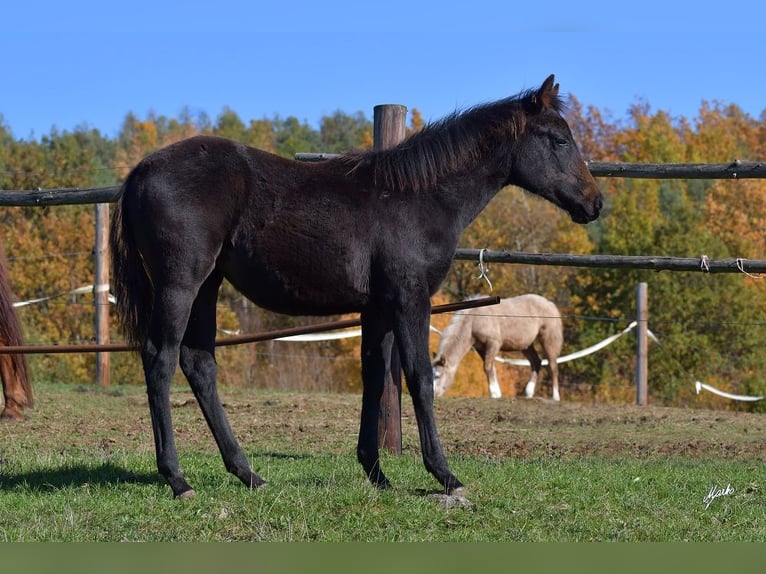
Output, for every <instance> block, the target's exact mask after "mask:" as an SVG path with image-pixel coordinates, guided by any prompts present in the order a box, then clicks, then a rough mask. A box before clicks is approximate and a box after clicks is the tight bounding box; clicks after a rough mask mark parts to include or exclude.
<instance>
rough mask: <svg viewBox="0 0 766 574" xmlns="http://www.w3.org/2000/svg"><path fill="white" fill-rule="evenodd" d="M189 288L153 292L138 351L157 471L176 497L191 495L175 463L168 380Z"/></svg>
mask: <svg viewBox="0 0 766 574" xmlns="http://www.w3.org/2000/svg"><path fill="white" fill-rule="evenodd" d="M192 296H193V295H192V294H191V293H190V292H189V289H188V288H175V289H169V288H163V289H159V290H158V291H157V293H156V294H155V301H154V311H153V315H152V325H151V328H150V332H149V336H148V337H147V339H146V341H145V342H144V346H143V349H142V350H141V361H142V363H143V365H144V373H145V376H146V392H147V396H148V398H149V413H150V414H151V419H152V432H153V434H154V446H155V452H156V456H157V470H158V471H159V472H160V474H161V475H162V476H163V477H164V478H165V480H166V481H167V483H168V485H170V488H171V489H172V490H173V495H174V496H176V497H187V496H193V495H194V490H192V487H191V486H189V483H188V482H186V480H185V479H184V478H183V474H182V472H181V467H180V465H179V462H178V452H177V451H176V445H175V438H174V436H173V421H172V418H171V412H170V382H171V379H172V377H173V373H174V372H175V370H176V367H177V365H178V353H179V345H180V340H181V335H182V333H183V331H184V328H185V324H186V320H187V318H188V317H189V308H190V307H191V301H190V299H191V297H192Z"/></svg>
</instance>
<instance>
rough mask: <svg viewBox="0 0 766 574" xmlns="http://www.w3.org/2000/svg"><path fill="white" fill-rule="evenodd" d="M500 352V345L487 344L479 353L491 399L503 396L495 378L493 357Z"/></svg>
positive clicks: (495, 369)
mask: <svg viewBox="0 0 766 574" xmlns="http://www.w3.org/2000/svg"><path fill="white" fill-rule="evenodd" d="M499 352H500V345H495V344H491V345H487V348H486V350H485V351H484V352H483V353H479V354H480V355H481V358H482V361H483V362H484V375H485V376H486V377H487V386H488V387H489V396H490V397H492V398H493V399H499V398H500V397H502V396H503V393H502V392H501V391H500V382H499V381H498V380H497V368H496V366H495V357H496V356H497V354H498V353H499Z"/></svg>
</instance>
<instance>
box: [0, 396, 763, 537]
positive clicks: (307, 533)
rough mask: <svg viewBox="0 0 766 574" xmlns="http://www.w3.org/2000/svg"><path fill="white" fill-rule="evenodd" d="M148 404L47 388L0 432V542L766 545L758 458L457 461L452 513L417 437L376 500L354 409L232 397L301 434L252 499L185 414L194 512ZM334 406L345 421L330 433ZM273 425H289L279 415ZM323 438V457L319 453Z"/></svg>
mask: <svg viewBox="0 0 766 574" xmlns="http://www.w3.org/2000/svg"><path fill="white" fill-rule="evenodd" d="M140 391H141V390H140V389H137V390H136V391H133V390H132V389H128V390H127V391H121V392H120V393H111V394H105V393H98V392H96V393H93V392H86V393H73V391H72V389H71V388H67V387H64V386H53V385H52V386H45V387H43V389H42V390H41V392H40V393H39V394H38V397H39V399H40V401H39V402H40V405H39V406H38V408H37V409H36V411H33V414H32V416H31V417H30V421H28V422H26V423H21V424H18V423H3V424H2V425H0V541H5V542H12V541H486V542H498V541H522V542H530V541H536V542H538V541H704V542H710V541H762V540H764V539H766V504H764V502H766V501H764V496H763V492H762V488H761V485H762V484H763V481H764V465H763V461H762V460H759V459H757V458H752V457H743V458H736V457H732V458H729V459H722V458H720V457H711V458H706V457H704V456H703V457H699V456H697V457H694V458H691V457H683V456H672V457H663V456H650V457H644V458H636V457H633V456H628V455H621V454H620V453H613V454H611V455H610V456H588V455H566V456H547V455H536V454H535V455H532V456H529V457H525V458H516V457H510V456H494V455H492V456H487V455H481V454H469V455H466V454H463V453H461V452H459V451H453V452H450V453H449V458H450V462H451V465H452V467H453V470H454V471H455V473H456V474H457V475H458V476H459V477H460V478H461V479H462V480H463V481H464V482H465V483H466V484H467V485H468V488H469V494H468V498H469V499H470V501H471V503H472V506H470V507H453V508H446V507H444V506H443V505H442V504H440V502H439V501H438V500H436V499H434V498H433V497H431V496H429V492H430V491H433V490H435V488H436V486H437V484H436V482H435V481H434V480H433V478H432V477H430V475H428V474H427V473H426V471H425V470H424V468H423V465H422V462H421V460H420V456H419V452H418V449H417V448H416V446H417V445H414V446H413V445H411V442H412V434H411V433H412V429H410V428H408V429H407V431H408V433H407V434H406V435H405V441H406V444H407V445H408V446H407V447H406V448H405V452H404V454H403V455H401V456H393V455H390V454H385V455H384V459H383V467H384V468H385V469H386V472H387V474H388V476H389V478H391V480H392V482H393V483H394V488H393V489H391V490H389V491H385V492H379V491H376V490H374V489H373V488H371V487H370V486H369V485H368V484H367V482H366V480H365V479H364V477H363V474H362V471H361V468H360V467H359V465H358V464H357V462H356V460H355V457H354V454H353V452H354V446H355V440H356V439H355V436H354V433H353V432H351V430H352V428H353V425H354V424H355V418H354V417H355V411H356V409H358V399H359V398H358V397H354V396H337V395H326V396H323V395H320V396H318V397H316V398H317V403H319V404H320V408H318V409H317V412H318V413H319V414H320V415H321V416H320V417H318V418H316V419H315V418H314V416H316V415H315V414H314V413H312V412H309V411H307V410H305V409H304V408H303V407H302V405H303V403H301V402H300V401H301V400H303V397H302V396H301V395H290V394H280V393H267V392H261V391H257V392H256V391H241V392H237V393H236V399H237V400H239V401H245V403H246V405H247V406H251V405H253V404H255V405H260V404H276V403H279V404H283V405H284V406H285V408H286V409H287V410H288V411H299V416H298V417H297V419H296V421H295V422H294V423H289V424H296V425H298V427H300V428H303V429H304V430H303V431H295V429H291V430H289V432H287V434H285V435H284V436H281V435H278V433H274V434H273V435H271V436H266V435H265V434H261V435H259V437H258V439H259V440H252V437H251V436H250V435H246V437H245V439H246V440H245V439H243V445H244V446H245V449H246V451H247V452H248V454H249V455H250V456H251V459H252V462H253V466H254V467H255V468H256V470H257V471H258V472H259V473H260V474H261V475H262V476H263V477H264V478H265V479H266V480H267V481H268V483H269V484H268V485H267V486H266V487H265V488H262V489H258V490H256V491H249V490H247V489H246V488H244V487H243V486H242V485H241V484H240V483H239V481H237V480H236V479H235V478H234V477H232V476H231V475H229V474H228V473H226V472H225V470H224V468H223V464H222V462H221V460H220V458H219V456H218V454H217V452H216V450H215V447H214V445H212V444H211V443H212V441H211V440H210V438H209V436H208V433H207V430H206V428H205V427H204V423H202V422H201V420H200V415H199V411H198V409H197V407H196V406H195V405H190V406H179V407H177V408H176V409H174V419H175V421H176V427H177V428H178V429H180V436H179V438H178V442H179V451H180V454H181V464H182V467H183V468H184V471H185V474H186V476H187V478H188V480H189V482H190V483H191V484H192V485H193V486H194V487H195V489H196V491H197V496H196V498H194V499H191V500H174V499H173V498H172V496H171V493H170V489H169V488H168V487H167V486H166V485H165V483H164V482H163V481H162V480H161V478H160V477H159V476H158V475H157V473H156V469H155V464H154V453H153V449H152V446H151V445H152V442H151V436H150V434H149V432H150V431H149V430H148V424H147V422H146V421H147V420H148V412H146V406H145V404H143V403H142V402H141V396H142V395H141V392H140ZM310 398H311V397H310ZM73 399H74V400H73ZM323 401H325V403H326V404H325V406H324V407H322V406H321V405H322V404H324V403H323ZM179 404H180V403H179ZM470 404H473V405H476V406H477V408H482V405H485V404H486V405H488V406H493V405H495V406H494V407H493V408H496V405H497V404H498V403H496V402H495V403H492V402H489V401H480V400H477V401H475V402H471V403H470ZM460 405H461V407H463V405H464V403H460ZM330 406H332V410H333V411H334V412H336V417H335V418H334V419H329V420H328V418H327V415H326V409H327V408H329V407H330ZM510 406H512V405H510V404H509V407H510ZM228 408H229V409H230V412H231V414H232V420H233V423H232V424H233V426H234V428H235V429H239V428H241V427H244V426H245V424H246V423H247V422H248V421H249V422H250V424H251V425H253V424H255V423H254V421H253V420H252V419H253V418H254V417H253V416H252V413H251V412H250V411H249V410H248V409H246V408H245V405H244V404H242V403H239V404H238V403H236V402H232V403H231V404H230V406H229V407H228ZM323 412H324V413H325V414H322V413H323ZM237 413H240V416H239V417H238V416H236V414H237ZM243 413H245V414H244V415H243ZM473 416H477V415H476V414H475V413H474V415H473ZM752 416H757V415H752ZM276 418H277V421H278V420H283V421H284V424H288V422H289V421H285V419H284V416H283V414H279V413H278V414H277V417H276ZM346 420H348V422H343V421H346ZM352 420H353V422H352ZM751 420H756V421H759V420H761V419H748V421H751ZM89 421H90V422H89ZM277 421H264V422H265V423H269V424H271V425H274V426H276V425H277ZM410 422H411V421H409V422H408V421H407V420H405V425H408V426H410V425H409V423H410ZM449 423H450V421H448V420H445V421H444V422H443V423H442V426H445V425H448V424H449ZM453 424H457V423H454V422H453ZM578 424H580V425H581V421H580V423H578ZM581 426H582V425H581ZM141 427H146V428H145V429H144V430H145V433H143V432H140V430H141ZM109 429H111V430H109ZM312 429H315V431H316V434H312ZM653 430H656V429H651V428H650V429H648V432H652V431H653ZM301 433H303V434H306V435H308V437H304V436H301ZM288 435H289V436H288ZM296 435H297V436H296ZM323 435H326V436H327V441H328V442H327V444H321V443H318V441H317V439H316V438H315V437H317V436H323ZM581 439H582V437H579V440H581ZM495 440H497V438H495ZM251 443H252V444H251ZM449 448H450V450H452V449H453V448H454V447H449ZM468 450H470V449H468ZM727 484H731V486H732V487H733V488H734V492H733V494H730V495H726V496H722V497H720V498H717V499H715V500H714V501H713V502H712V503H711V504H710V506H709V507H708V508H706V507H705V504H703V498H704V497H705V495H707V494H708V492H709V491H710V488H711V487H713V486H716V485H717V486H719V487H721V488H725V487H726V485H727Z"/></svg>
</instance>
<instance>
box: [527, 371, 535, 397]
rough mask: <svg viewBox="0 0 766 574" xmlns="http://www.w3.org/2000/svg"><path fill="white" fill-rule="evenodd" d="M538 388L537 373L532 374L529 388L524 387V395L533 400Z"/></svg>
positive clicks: (528, 384)
mask: <svg viewBox="0 0 766 574" xmlns="http://www.w3.org/2000/svg"><path fill="white" fill-rule="evenodd" d="M536 386H537V376H536V375H535V373H532V376H531V377H529V382H528V383H527V386H526V387H524V395H525V396H526V397H527V398H528V399H531V398H532V397H534V396H535V387H536Z"/></svg>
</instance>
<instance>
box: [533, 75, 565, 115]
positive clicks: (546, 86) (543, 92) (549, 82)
mask: <svg viewBox="0 0 766 574" xmlns="http://www.w3.org/2000/svg"><path fill="white" fill-rule="evenodd" d="M554 82H555V78H554V76H553V74H551V75H550V76H548V77H547V78H545V81H544V82H543V85H542V86H540V89H539V90H537V92H536V93H535V95H534V96H532V103H533V104H535V105H536V106H537V108H538V111H541V112H542V111H544V110H547V109H548V108H550V107H553V103H554V101H555V100H556V99H557V98H558V96H559V85H558V84H555V83H554Z"/></svg>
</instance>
